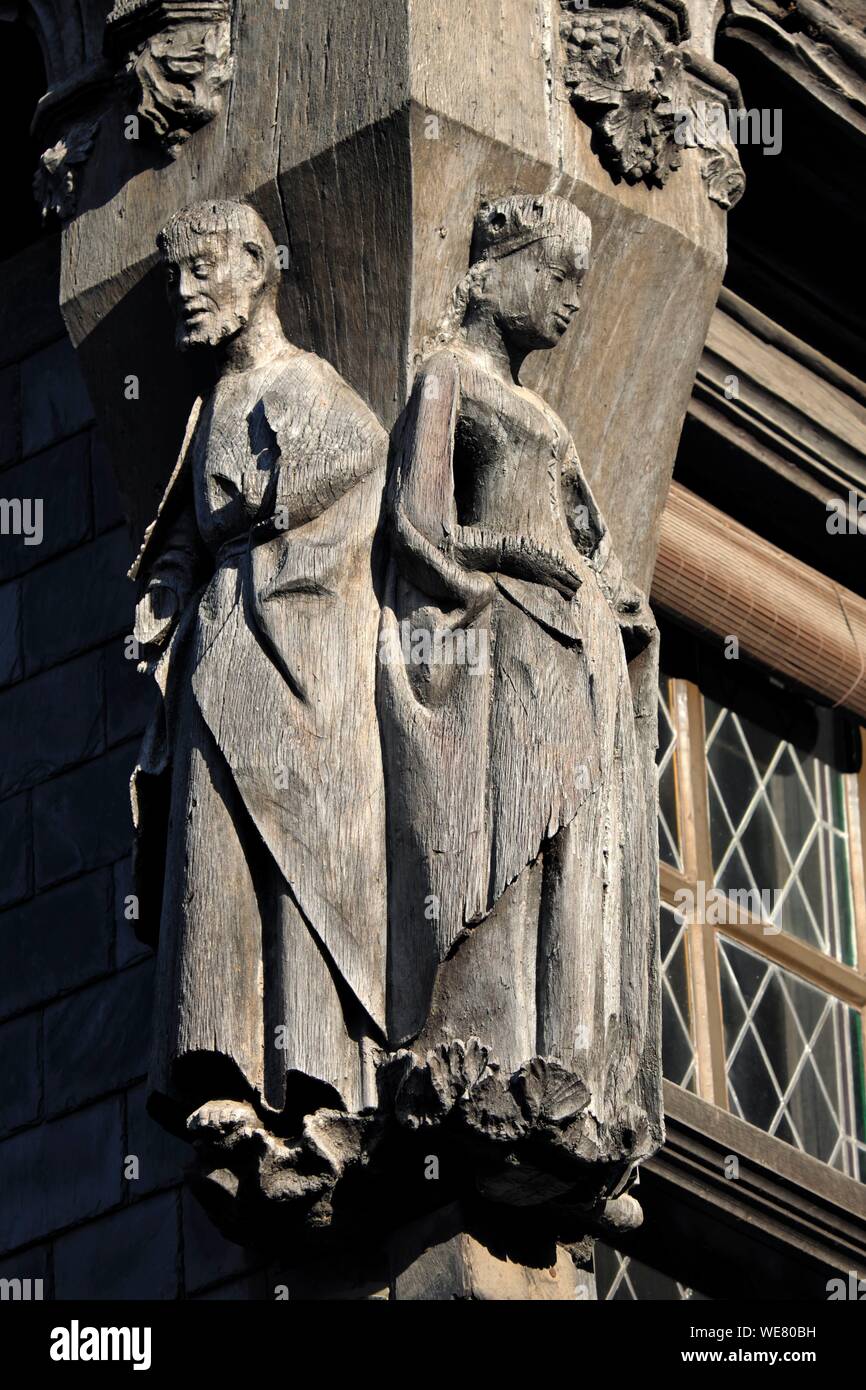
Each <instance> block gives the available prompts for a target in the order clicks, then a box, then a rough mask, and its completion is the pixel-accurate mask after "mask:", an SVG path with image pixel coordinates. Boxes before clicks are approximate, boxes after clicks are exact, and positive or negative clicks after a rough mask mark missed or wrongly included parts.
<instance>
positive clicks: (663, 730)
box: [657, 676, 683, 869]
mask: <svg viewBox="0 0 866 1390" xmlns="http://www.w3.org/2000/svg"><path fill="white" fill-rule="evenodd" d="M676 744H677V735H676V730H675V728H674V722H673V718H672V716H671V682H670V680H669V679H668V677H667V676H661V677H660V680H659V751H658V757H657V762H658V777H659V856H660V858H661V860H662V862H663V863H665V864H672V865H673V867H674V868H675V869H682V867H683V862H682V854H681V851H680V829H679V826H680V821H679V805H678V800H677V768H676V759H675V757H674V753H675V750H676Z"/></svg>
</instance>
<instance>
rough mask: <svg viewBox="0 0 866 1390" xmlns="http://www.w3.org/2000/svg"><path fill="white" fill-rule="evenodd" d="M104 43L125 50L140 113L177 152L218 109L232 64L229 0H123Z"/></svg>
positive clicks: (109, 22) (112, 16) (110, 19)
mask: <svg viewBox="0 0 866 1390" xmlns="http://www.w3.org/2000/svg"><path fill="white" fill-rule="evenodd" d="M105 33H106V46H107V49H108V51H109V52H110V53H112V54H114V55H116V56H118V57H120V56H122V55H123V54H126V55H127V57H126V72H127V74H128V76H129V79H130V81H131V82H132V84H133V88H134V90H135V93H136V110H137V114H138V115H139V116H140V117H141V118H142V119H143V120H144V121H146V122H147V124H148V126H149V127H150V129H151V130H152V132H153V134H154V135H155V137H156V139H157V140H158V141H159V142H160V144H161V145H162V146H163V147H164V148H165V149H166V150H167V151H168V153H170V154H173V153H174V152H175V151H176V150H177V148H178V146H180V145H182V144H183V143H184V141H186V140H188V139H189V137H190V135H191V134H192V133H193V131H194V130H198V129H199V127H200V126H203V125H206V124H207V123H208V121H211V120H213V117H214V116H215V115H216V114H217V112H218V111H219V109H220V107H221V105H222V100H223V94H224V92H225V89H226V87H227V86H228V84H229V82H230V80H231V77H232V72H233V69H234V58H233V56H232V51H231V5H230V3H229V0H118V3H117V4H116V5H115V7H114V9H113V10H112V12H111V14H110V15H109V16H108V19H107V21H106V30H105Z"/></svg>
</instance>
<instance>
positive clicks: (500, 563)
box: [448, 526, 583, 599]
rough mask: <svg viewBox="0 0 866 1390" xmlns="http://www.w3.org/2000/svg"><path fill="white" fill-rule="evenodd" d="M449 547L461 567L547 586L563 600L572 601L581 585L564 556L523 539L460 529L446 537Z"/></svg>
mask: <svg viewBox="0 0 866 1390" xmlns="http://www.w3.org/2000/svg"><path fill="white" fill-rule="evenodd" d="M448 547H449V549H450V550H451V551H452V552H453V554H454V555H455V556H456V558H457V559H459V560H461V561H462V562H463V563H464V564H468V565H470V566H472V567H474V568H483V569H488V570H497V571H499V572H500V573H501V574H510V575H513V576H514V577H515V578H516V579H528V580H530V581H532V582H533V583H536V584H548V585H550V587H551V588H553V589H556V591H557V593H559V594H561V595H562V597H563V598H566V599H572V598H573V597H574V595H575V594H576V593H577V591H578V589H579V588H580V586H581V584H582V583H583V578H582V576H581V575H580V574H579V573H578V571H577V570H576V569H574V568H573V566H571V565H570V564H569V563H568V560H567V559H566V558H565V556H564V555H562V554H560V553H559V552H558V551H555V550H549V549H548V548H547V547H546V546H543V545H538V544H536V543H535V542H534V541H531V540H529V539H528V538H526V537H522V536H506V535H501V534H499V533H497V532H493V531H485V530H484V529H483V528H481V527H474V526H459V527H457V528H455V530H454V531H453V532H452V534H451V536H450V537H449V541H448Z"/></svg>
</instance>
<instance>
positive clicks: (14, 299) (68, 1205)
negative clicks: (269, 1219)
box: [0, 239, 265, 1299]
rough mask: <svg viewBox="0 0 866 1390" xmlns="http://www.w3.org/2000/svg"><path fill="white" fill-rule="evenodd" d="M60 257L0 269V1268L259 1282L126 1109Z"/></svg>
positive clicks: (91, 551)
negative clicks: (32, 533) (33, 511)
mask: <svg viewBox="0 0 866 1390" xmlns="http://www.w3.org/2000/svg"><path fill="white" fill-rule="evenodd" d="M58 261H59V243H58V240H57V239H49V240H47V241H43V242H40V243H37V244H36V245H34V246H32V247H31V248H29V249H28V250H27V251H24V252H22V253H21V254H20V255H18V256H16V257H15V258H14V259H12V260H8V261H6V262H3V263H2V264H0V498H5V499H13V498H22V499H23V498H31V499H36V498H41V499H42V501H43V527H44V535H43V539H42V542H41V544H39V545H25V544H24V543H23V537H21V536H15V535H9V534H7V535H0V1278H14V1277H16V1276H17V1277H20V1278H28V1277H29V1278H31V1279H40V1278H41V1279H43V1280H44V1281H45V1283H44V1289H45V1296H46V1297H55V1298H59V1299H66V1298H160V1299H163V1298H165V1299H174V1298H182V1297H198V1296H204V1297H211V1296H213V1297H262V1296H265V1276H264V1274H261V1273H256V1272H254V1270H253V1268H252V1266H253V1263H254V1262H253V1261H251V1259H250V1257H249V1256H247V1255H246V1254H245V1253H244V1252H243V1251H242V1250H240V1249H239V1248H238V1247H237V1246H234V1245H231V1244H229V1243H228V1242H226V1241H224V1240H222V1238H221V1237H220V1236H219V1235H217V1233H216V1232H215V1231H214V1230H213V1228H212V1227H211V1226H210V1224H209V1222H208V1221H207V1219H206V1218H205V1217H204V1216H203V1215H202V1213H201V1212H200V1211H199V1209H198V1208H197V1207H196V1205H195V1203H194V1202H193V1201H192V1200H191V1199H190V1197H189V1195H188V1194H186V1193H184V1192H183V1190H182V1183H181V1174H182V1168H183V1164H184V1161H185V1159H186V1157H187V1152H188V1151H187V1149H186V1146H185V1145H183V1144H181V1143H179V1142H177V1141H176V1140H173V1139H171V1138H169V1137H168V1136H166V1135H164V1134H163V1133H162V1131H161V1130H159V1129H158V1127H157V1126H156V1125H154V1123H153V1121H151V1120H150V1118H149V1117H148V1116H147V1114H146V1113H145V1110H144V1091H145V1088H144V1076H145V1072H146V1069H147V1055H148V1047H149V1034H150V1022H151V1020H150V1007H151V1005H150V1000H151V980H152V973H153V972H152V958H151V953H150V952H149V951H146V950H144V949H143V948H142V947H141V946H140V945H139V944H138V943H137V941H136V939H135V937H134V935H133V932H132V929H131V924H130V923H129V922H128V921H127V920H126V919H125V916H124V910H123V909H124V897H125V895H126V894H127V893H128V892H129V891H130V888H129V881H128V878H129V860H128V855H129V844H130V836H131V825H130V815H129V805H128V788H127V784H128V778H129V773H130V770H131V768H132V765H133V761H134V757H135V752H136V747H137V742H138V739H139V737H140V734H141V731H142V729H143V726H144V722H145V719H146V716H147V707H148V690H147V682H146V681H145V680H144V679H142V678H141V677H139V676H138V675H137V673H136V670H135V662H134V661H130V660H126V659H125V655H124V637H125V636H126V635H127V634H128V633H129V631H130V628H131V624H132V586H131V585H130V584H129V582H128V581H127V579H126V577H125V576H126V570H127V568H128V566H129V563H130V560H131V558H132V554H131V544H130V541H129V538H128V535H127V531H126V527H125V524H124V521H123V517H122V515H121V511H120V506H119V502H118V498H117V492H116V489H115V485H114V480H113V477H112V473H111V468H110V466H109V463H108V460H107V459H106V457H105V455H104V452H103V450H102V449H101V447H100V444H99V439H98V435H97V433H96V431H95V429H94V424H93V420H92V415H91V409H90V404H89V401H88V399H87V392H86V390H85V388H84V384H83V382H82V380H81V377H80V374H79V372H78V368H77V363H76V359H75V355H74V353H73V350H72V347H71V346H70V344H69V342H68V339H67V337H66V334H65V331H64V328H63V323H62V321H61V318H60V315H59V312H58V310H57V307H56V306H57V300H58ZM0 516H2V512H0ZM128 1155H136V1156H137V1158H138V1160H139V1177H138V1179H137V1180H129V1179H128V1178H127V1177H126V1176H125V1168H126V1166H127V1165H126V1158H127V1156H128Z"/></svg>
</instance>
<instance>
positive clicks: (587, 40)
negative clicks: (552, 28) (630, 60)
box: [559, 13, 624, 59]
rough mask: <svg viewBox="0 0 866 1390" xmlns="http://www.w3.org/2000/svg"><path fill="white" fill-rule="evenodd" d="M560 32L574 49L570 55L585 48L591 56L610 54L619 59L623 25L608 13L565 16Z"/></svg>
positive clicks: (574, 54) (622, 39) (573, 55)
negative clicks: (573, 17) (577, 16)
mask: <svg viewBox="0 0 866 1390" xmlns="http://www.w3.org/2000/svg"><path fill="white" fill-rule="evenodd" d="M559 32H560V34H561V36H562V37H563V38H564V39H565V41H566V44H567V45H568V46H569V47H570V48H573V50H574V52H570V53H569V57H576V56H577V51H578V50H580V49H583V50H584V52H586V53H587V55H588V56H590V57H600V56H605V57H607V56H609V57H611V58H613V59H618V58H619V56H620V54H621V51H622V46H623V41H624V35H623V25H622V23H621V22H620V21H619V20H617V19H612V18H611V17H610V16H609V15H606V14H589V13H584V14H581V15H580V17H579V18H577V19H574V20H572V19H571V18H570V17H568V18H563V19H562V21H561V22H560V26H559Z"/></svg>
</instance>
